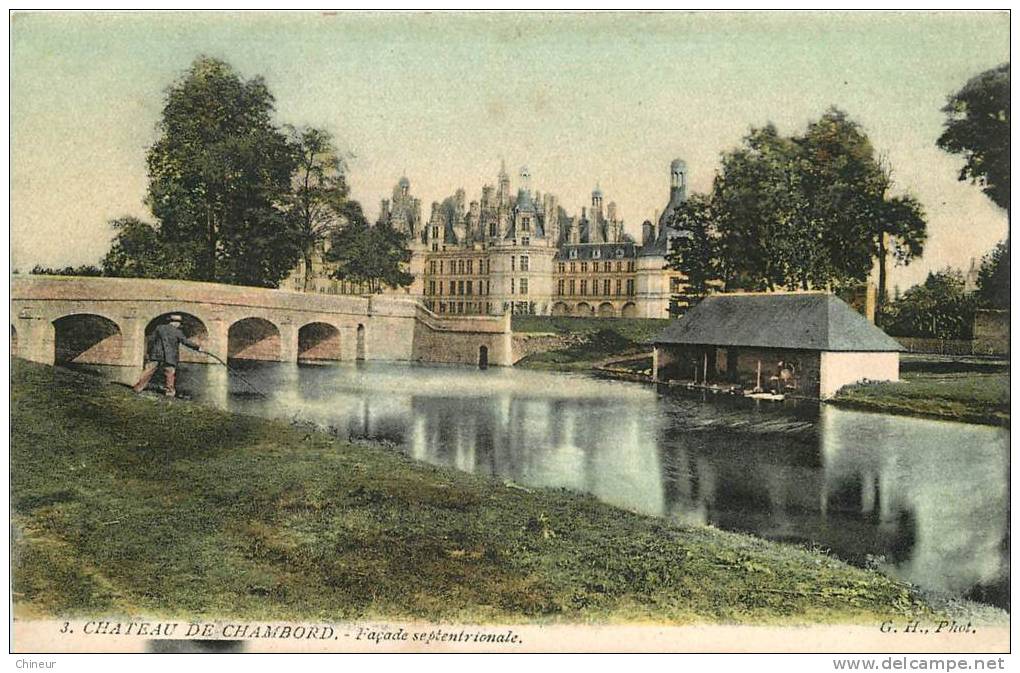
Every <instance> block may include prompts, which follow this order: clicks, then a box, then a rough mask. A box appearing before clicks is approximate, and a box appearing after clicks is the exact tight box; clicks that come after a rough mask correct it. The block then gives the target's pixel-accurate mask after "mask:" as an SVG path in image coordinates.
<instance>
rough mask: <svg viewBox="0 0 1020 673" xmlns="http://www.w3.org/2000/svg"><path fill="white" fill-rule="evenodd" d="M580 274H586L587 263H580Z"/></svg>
mask: <svg viewBox="0 0 1020 673" xmlns="http://www.w3.org/2000/svg"><path fill="white" fill-rule="evenodd" d="M581 273H588V262H581Z"/></svg>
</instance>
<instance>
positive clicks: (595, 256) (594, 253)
mask: <svg viewBox="0 0 1020 673" xmlns="http://www.w3.org/2000/svg"><path fill="white" fill-rule="evenodd" d="M591 257H592V259H598V258H600V257H602V251H601V250H599V249H598V248H595V249H594V250H592V251H591Z"/></svg>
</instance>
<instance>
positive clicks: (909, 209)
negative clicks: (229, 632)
mask: <svg viewBox="0 0 1020 673" xmlns="http://www.w3.org/2000/svg"><path fill="white" fill-rule="evenodd" d="M873 223H874V227H873V229H872V235H873V240H874V243H875V246H876V248H877V256H878V306H877V307H876V308H877V309H879V310H881V308H882V305H883V304H885V302H886V299H887V295H888V285H889V277H888V272H887V269H886V267H887V263H888V260H889V254H890V253H891V254H892V257H893V260H895V262H896V264H897V266H900V265H902V266H906V265H908V264H910V262H912V261H913V260H914V259H916V258H918V257H920V256H921V253H922V252H923V251H924V243H925V241H926V240H927V239H928V224H927V222H926V220H925V218H924V209H923V208H922V207H921V204H920V203H919V202H918V200H917V199H915V198H914V197H913V196H911V195H909V194H908V195H905V196H895V197H892V198H885V199H883V200H882V201H881V203H879V207H878V212H877V213H876V214H875V219H874V220H873Z"/></svg>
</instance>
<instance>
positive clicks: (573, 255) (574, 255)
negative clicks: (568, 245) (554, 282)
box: [570, 250, 577, 271]
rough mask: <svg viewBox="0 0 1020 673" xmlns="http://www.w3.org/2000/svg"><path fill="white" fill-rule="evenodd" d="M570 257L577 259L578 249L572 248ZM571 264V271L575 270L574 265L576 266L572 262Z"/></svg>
mask: <svg viewBox="0 0 1020 673" xmlns="http://www.w3.org/2000/svg"><path fill="white" fill-rule="evenodd" d="M570 259H577V250H571V251H570ZM570 266H571V269H570V270H571V271H573V270H574V269H573V266H574V265H573V264H571V265H570Z"/></svg>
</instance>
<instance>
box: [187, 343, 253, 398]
mask: <svg viewBox="0 0 1020 673" xmlns="http://www.w3.org/2000/svg"><path fill="white" fill-rule="evenodd" d="M202 352H203V353H205V354H206V355H208V356H209V357H211V358H212V359H213V360H216V362H219V363H220V364H221V365H223V366H224V367H226V368H227V372H229V373H231V374H233V375H234V376H236V377H237V378H239V379H241V380H242V381H244V383H245V385H247V386H248V387H249V388H251V389H252V391H254V392H255V393H256V394H257V395H261V396H262V397H268V395H266V394H265V393H264V392H262V391H261V390H259V389H258V388H257V387H256V386H255V384H253V383H252V382H251V381H249V380H248V379H246V378H245V377H243V376H241V372H239V371H237V370H236V369H234V368H233V367H231V366H230V365H228V364H227V363H226V362H224V361H223V360H221V359H220V357H219V356H218V355H216V354H214V353H210V352H209V351H202Z"/></svg>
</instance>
